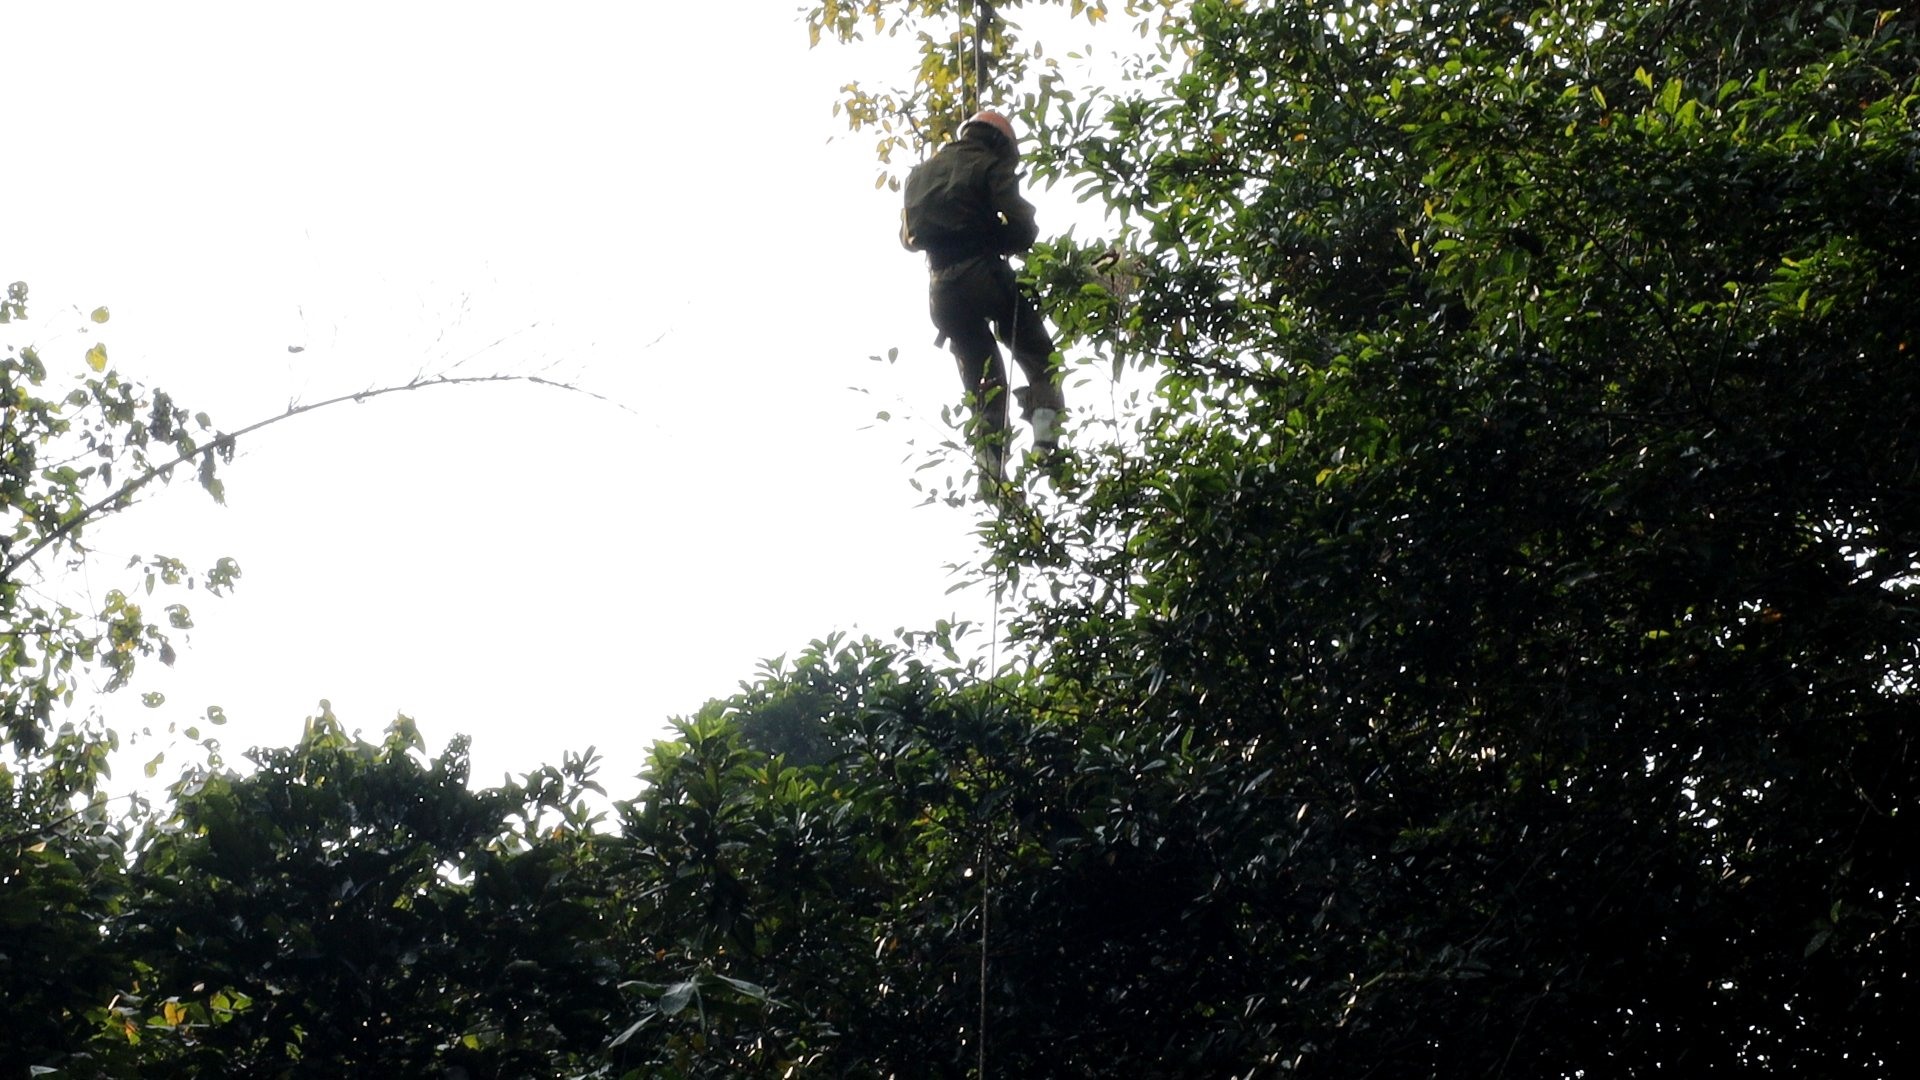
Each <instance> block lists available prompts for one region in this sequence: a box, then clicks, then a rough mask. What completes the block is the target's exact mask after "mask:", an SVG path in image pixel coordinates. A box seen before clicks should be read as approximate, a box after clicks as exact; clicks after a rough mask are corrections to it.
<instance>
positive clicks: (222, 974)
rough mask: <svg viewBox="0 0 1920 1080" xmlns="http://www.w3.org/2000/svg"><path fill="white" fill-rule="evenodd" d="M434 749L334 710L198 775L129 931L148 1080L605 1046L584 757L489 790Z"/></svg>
mask: <svg viewBox="0 0 1920 1080" xmlns="http://www.w3.org/2000/svg"><path fill="white" fill-rule="evenodd" d="M419 745H420V744H419V737H418V736H417V735H416V734H415V733H414V732H413V728H412V725H411V723H410V722H408V721H405V720H404V719H403V720H401V721H398V722H396V724H395V726H394V727H393V729H392V731H391V733H390V734H389V736H388V738H387V740H386V741H385V743H384V744H383V745H380V746H374V745H372V744H368V743H365V742H361V741H359V740H357V739H353V738H349V737H348V736H346V735H345V734H344V733H343V732H342V731H341V729H340V727H339V725H338V724H337V723H336V722H335V721H334V719H333V717H332V716H331V715H330V714H327V713H325V712H323V713H322V715H321V716H320V717H319V718H318V719H316V720H314V721H311V722H310V724H309V729H308V733H307V735H306V737H305V738H303V739H302V740H301V742H300V743H299V744H298V745H296V746H294V747H292V748H289V749H286V750H264V751H257V752H255V753H254V754H253V755H251V756H252V758H253V762H254V764H255V766H256V767H257V770H258V771H257V772H255V773H253V774H252V775H250V776H247V777H244V778H242V777H236V776H231V775H214V776H207V777H204V778H202V779H199V780H197V781H191V782H189V783H188V784H186V785H185V786H183V788H182V790H181V791H180V795H179V800H178V805H177V809H176V813H175V815H174V817H173V818H172V819H171V820H170V821H168V822H167V823H165V824H164V825H163V826H161V827H160V828H159V829H157V830H156V831H155V832H153V833H152V834H151V835H149V836H148V837H146V838H145V839H144V840H143V842H142V844H141V846H140V851H139V859H138V862H137V864H136V866H135V868H134V875H133V876H134V882H135V885H136V888H137V890H138V895H137V898H136V900H135V901H134V902H133V903H132V904H130V905H129V908H130V910H129V912H128V914H127V915H126V916H125V917H124V918H123V919H122V921H121V926H120V928H119V937H120V938H121V940H122V941H123V942H124V943H125V944H126V946H127V947H128V948H129V949H130V950H131V951H132V953H133V954H134V955H135V956H136V957H138V958H139V964H138V968H137V970H138V975H137V979H136V981H137V987H136V989H137V999H138V1001H139V1002H140V1003H141V1004H143V1005H144V1008H145V1012H146V1013H147V1014H148V1017H149V1018H150V1019H148V1020H147V1023H148V1024H149V1025H152V1026H151V1027H150V1028H149V1029H148V1030H147V1031H145V1033H144V1042H145V1043H146V1044H147V1045H144V1046H143V1048H142V1050H143V1053H142V1058H143V1061H144V1062H146V1063H148V1064H147V1067H148V1068H149V1069H150V1070H151V1071H153V1073H154V1074H155V1075H182V1074H191V1075H248V1076H339V1075H344V1074H346V1073H348V1072H351V1071H353V1070H372V1071H376V1072H382V1073H387V1072H395V1073H403V1074H406V1075H413V1076H427V1075H436V1074H437V1072H438V1071H440V1070H445V1069H448V1068H453V1067H456V1066H457V1067H459V1068H462V1069H464V1070H466V1073H467V1075H469V1076H472V1077H491V1076H500V1077H505V1076H525V1075H530V1074H534V1073H538V1072H541V1071H543V1070H545V1069H546V1068H548V1067H550V1065H551V1063H552V1062H554V1061H556V1060H560V1059H562V1058H564V1056H565V1055H566V1053H567V1051H568V1050H569V1049H574V1048H586V1049H594V1048H597V1047H598V1046H599V1045H600V1043H601V1042H602V1041H603V1038H604V1030H605V1026H606V1024H607V1022H608V1013H609V1010H610V1007H611V1005H612V1003H613V1000H614V998H613V990H612V984H613V982H614V981H615V978H614V971H613V967H612V964H611V962H610V960H609V959H608V958H607V957H606V956H605V955H604V945H603V944H602V943H601V941H600V937H599V933H598V931H599V926H598V923H599V918H598V916H597V915H596V914H595V913H594V912H592V911H591V910H590V908H589V906H588V902H589V901H590V900H591V899H592V898H593V897H594V894H595V888H594V886H593V884H592V882H591V878H592V876H593V870H592V866H593V857H592V849H593V847H594V843H595V842H594V841H593V840H592V839H591V838H589V837H587V836H585V835H583V834H581V833H579V832H577V828H578V826H579V825H580V824H582V823H583V821H582V820H581V819H579V817H578V815H579V813H580V811H577V810H572V809H570V808H569V806H568V801H569V799H570V797H571V796H573V795H576V794H577V792H578V786H579V785H580V784H583V783H586V782H587V781H586V775H587V773H586V771H585V763H576V764H575V765H573V766H571V767H570V772H571V779H570V780H569V779H568V778H567V777H565V776H563V774H562V773H561V772H559V771H551V772H548V773H543V774H537V775H536V776H535V777H533V778H530V780H532V781H534V784H533V786H531V787H528V788H509V789H495V790H488V791H483V792H478V793H475V792H471V791H469V790H468V789H467V786H466V780H467V774H466V758H465V749H464V745H463V744H459V743H456V745H455V746H454V747H453V748H452V749H450V750H449V751H448V752H447V754H445V755H444V756H442V757H440V758H439V759H436V760H434V761H433V762H431V763H422V762H421V761H420V760H418V759H417V758H416V756H415V754H414V752H415V751H417V750H418V748H419ZM542 810H546V811H549V812H552V813H555V814H558V815H560V817H561V820H560V821H557V822H550V823H548V824H546V825H545V826H537V825H536V824H535V822H536V819H537V818H538V817H539V815H540V813H541V811H542ZM516 815H517V816H518V817H520V819H521V820H522V821H523V822H525V823H526V827H525V829H524V830H523V831H522V838H521V839H520V841H518V842H516V841H515V839H514V838H515V836H516V830H515V829H513V827H512V818H513V817H514V816H516ZM569 815H572V819H571V821H569ZM549 830H550V832H549ZM153 1019H158V1020H159V1021H160V1023H159V1024H157V1025H153Z"/></svg>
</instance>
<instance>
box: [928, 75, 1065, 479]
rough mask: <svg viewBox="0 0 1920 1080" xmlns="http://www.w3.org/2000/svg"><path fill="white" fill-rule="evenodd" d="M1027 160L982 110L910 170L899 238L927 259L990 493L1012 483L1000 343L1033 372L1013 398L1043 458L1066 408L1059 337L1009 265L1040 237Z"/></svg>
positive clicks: (939, 321) (937, 314)
mask: <svg viewBox="0 0 1920 1080" xmlns="http://www.w3.org/2000/svg"><path fill="white" fill-rule="evenodd" d="M1019 159H1020V153H1019V144H1018V141H1017V140H1016V138H1015V136H1014V131H1013V124H1012V123H1011V122H1009V121H1008V120H1007V118H1006V117H1004V116H1002V115H1000V114H999V113H997V112H992V111H982V112H979V113H976V114H975V115H974V116H973V117H972V118H971V119H969V120H968V121H967V122H966V123H965V124H963V125H961V128H960V134H959V137H958V138H956V139H955V140H954V141H952V142H950V143H948V144H947V145H945V146H943V147H941V148H940V149H939V151H938V152H936V153H935V154H934V155H933V157H931V158H929V159H928V160H927V161H925V162H922V163H921V164H920V165H918V166H916V167H915V168H914V169H913V170H912V171H911V172H910V173H908V175H907V182H906V205H905V207H904V208H903V210H902V211H901V227H900V242H901V243H902V244H903V245H905V247H906V248H907V250H909V251H922V252H925V253H926V255H927V266H928V278H929V280H928V309H929V312H930V314H931V315H932V317H933V325H934V328H935V329H936V330H938V331H939V337H937V338H936V339H935V342H934V343H935V344H936V345H938V344H945V345H946V346H947V347H948V349H949V350H950V351H951V352H952V353H953V358H954V360H955V362H956V363H957V364H958V365H959V368H960V381H961V383H962V386H963V387H964V390H965V393H966V394H967V395H968V399H967V400H968V403H969V405H970V406H971V407H972V410H973V422H972V424H971V425H970V435H971V439H972V442H973V449H974V459H975V461H976V462H977V463H978V464H979V466H980V474H981V476H980V478H981V482H982V486H983V487H987V486H989V485H993V484H999V483H1001V482H1003V481H1005V480H1006V462H1007V454H1008V449H1009V444H1010V442H1011V432H1010V431H1009V429H1008V422H1007V396H1008V393H1009V388H1008V386H1007V370H1006V365H1005V363H1004V361H1003V360H1002V358H1001V353H1000V344H1001V343H1005V344H1006V345H1007V346H1008V348H1009V349H1011V350H1012V352H1013V359H1014V362H1015V363H1017V364H1018V365H1019V366H1020V370H1021V372H1022V373H1023V374H1024V375H1025V376H1026V380H1027V385H1025V386H1023V387H1020V388H1018V389H1017V390H1013V391H1012V394H1013V396H1014V397H1015V398H1016V399H1017V400H1018V401H1019V403H1020V415H1021V418H1022V419H1024V420H1026V421H1027V422H1028V423H1029V424H1030V425H1031V426H1032V428H1033V446H1034V450H1035V452H1036V454H1037V455H1038V456H1039V457H1040V458H1041V460H1042V461H1043V462H1046V461H1048V460H1050V459H1051V458H1052V457H1053V455H1055V454H1056V453H1057V452H1058V447H1059V440H1060V419H1061V412H1062V411H1063V410H1064V409H1065V408H1066V402H1065V398H1064V397H1063V395H1062V394H1061V390H1060V371H1059V368H1058V366H1057V365H1056V364H1055V363H1054V346H1053V338H1052V336H1051V335H1050V334H1048V332H1047V327H1046V323H1045V322H1044V321H1043V320H1042V319H1041V317H1040V311H1039V309H1038V308H1037V307H1035V306H1034V303H1033V301H1032V299H1031V298H1029V297H1028V296H1027V295H1026V294H1025V293H1024V292H1023V291H1022V290H1021V288H1020V286H1019V282H1018V281H1017V280H1016V278H1015V276H1014V272H1013V267H1012V266H1011V265H1009V264H1008V262H1007V256H1009V255H1017V254H1020V253H1022V252H1025V251H1027V250H1028V249H1030V248H1031V247H1032V246H1033V242H1034V240H1035V239H1037V238H1038V237H1039V235H1040V228H1039V226H1038V225H1037V224H1036V223H1035V221H1034V210H1033V204H1032V203H1029V202H1028V201H1027V200H1026V199H1025V198H1023V197H1022V196H1021V194H1020V185H1019V179H1018V176H1017V175H1016V171H1015V170H1016V166H1017V165H1018V164H1019Z"/></svg>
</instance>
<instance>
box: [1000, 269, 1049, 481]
mask: <svg viewBox="0 0 1920 1080" xmlns="http://www.w3.org/2000/svg"><path fill="white" fill-rule="evenodd" d="M1003 269H1004V270H1005V273H1003V274H1001V275H999V282H998V284H999V286H1000V296H999V298H998V301H997V308H996V310H997V311H998V313H999V314H998V315H997V317H996V318H995V319H994V329H995V331H996V332H997V334H998V336H999V338H1000V340H1002V341H1004V342H1006V343H1007V345H1008V346H1009V348H1010V349H1011V350H1012V352H1013V360H1014V363H1016V364H1019V365H1020V371H1021V373H1022V374H1023V375H1025V376H1026V378H1027V385H1025V386H1023V387H1021V388H1020V392H1019V394H1018V397H1019V400H1020V415H1021V417H1022V418H1023V419H1026V420H1028V421H1030V422H1031V423H1032V424H1033V441H1034V445H1035V446H1036V447H1041V448H1047V447H1052V446H1054V445H1055V444H1056V443H1057V442H1058V441H1059V426H1058V425H1059V419H1060V413H1061V412H1062V411H1064V410H1065V409H1066V397H1065V395H1063V394H1062V393H1061V390H1060V371H1059V369H1058V368H1057V367H1055V366H1054V362H1053V353H1054V346H1053V336H1052V335H1051V334H1049V333H1048V332H1047V324H1046V320H1045V319H1043V318H1042V317H1041V315H1040V309H1039V308H1037V307H1035V306H1034V303H1033V301H1032V300H1030V299H1028V298H1027V296H1026V294H1025V293H1023V292H1021V291H1020V288H1019V285H1018V283H1017V282H1016V281H1015V279H1014V275H1013V269H1012V268H1011V267H1006V266H1004V264H1003Z"/></svg>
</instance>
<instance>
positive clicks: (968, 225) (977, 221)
mask: <svg viewBox="0 0 1920 1080" xmlns="http://www.w3.org/2000/svg"><path fill="white" fill-rule="evenodd" d="M981 127H982V125H979V124H975V125H972V126H971V127H970V128H969V129H968V131H967V133H966V134H965V135H964V136H962V137H961V138H959V139H957V140H955V141H953V142H950V143H948V144H947V145H945V146H943V147H941V148H940V150H939V152H938V153H936V154H934V155H933V157H931V158H929V159H928V160H926V161H924V162H922V163H920V164H919V165H917V166H915V167H914V170H913V171H912V172H910V173H908V174H907V192H906V195H907V198H906V207H905V208H904V209H903V210H902V211H901V215H900V242H901V243H902V244H904V245H906V248H907V250H909V251H924V252H926V253H927V258H928V261H929V262H931V263H932V265H933V268H934V269H935V270H939V269H942V268H944V267H948V266H952V265H954V264H955V263H960V262H964V261H966V260H968V259H971V258H975V257H977V256H980V255H1012V254H1015V253H1017V252H1021V251H1025V250H1027V249H1028V248H1030V247H1032V246H1033V241H1034V239H1035V238H1036V237H1038V236H1039V235H1040V227H1039V226H1038V225H1037V224H1035V223H1034V220H1033V204H1032V203H1029V202H1028V201H1027V200H1025V199H1023V198H1021V197H1020V182H1019V178H1018V177H1017V176H1016V175H1015V174H1014V165H1015V164H1016V163H1017V161H1018V155H1016V154H1015V152H1014V150H1013V148H1012V147H1011V146H1009V145H1008V144H1007V142H1006V140H1004V139H1002V138H1000V137H999V135H998V134H997V133H994V132H992V131H991V130H988V131H984V132H983V131H980V130H978V129H979V128H981Z"/></svg>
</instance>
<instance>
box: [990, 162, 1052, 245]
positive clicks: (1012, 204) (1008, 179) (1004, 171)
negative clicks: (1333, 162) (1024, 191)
mask: <svg viewBox="0 0 1920 1080" xmlns="http://www.w3.org/2000/svg"><path fill="white" fill-rule="evenodd" d="M987 199H988V202H989V204H990V205H991V206H992V208H993V212H994V213H995V214H996V215H998V217H999V219H1000V223H1001V224H1000V236H999V241H1000V243H999V247H1000V253H1001V254H1002V255H1017V254H1019V253H1020V252H1022V251H1025V250H1027V249H1028V248H1030V247H1032V246H1033V242H1034V241H1035V240H1038V239H1039V238H1040V225H1039V223H1038V222H1036V221H1034V219H1033V204H1032V203H1030V202H1028V201H1027V200H1026V199H1024V198H1021V197H1020V180H1019V178H1018V177H1017V176H1016V175H1014V171H1013V162H1012V161H1008V160H1002V161H997V162H995V163H994V165H993V168H992V169H990V170H989V171H988V173H987Z"/></svg>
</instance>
